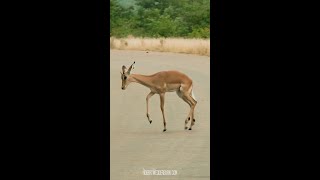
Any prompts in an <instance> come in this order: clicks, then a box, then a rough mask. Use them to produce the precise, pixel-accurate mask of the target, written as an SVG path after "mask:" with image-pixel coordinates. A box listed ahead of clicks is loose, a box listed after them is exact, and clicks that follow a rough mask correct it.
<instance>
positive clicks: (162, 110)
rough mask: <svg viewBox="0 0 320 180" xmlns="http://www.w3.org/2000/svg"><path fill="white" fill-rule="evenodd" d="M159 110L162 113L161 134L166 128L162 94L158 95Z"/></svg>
mask: <svg viewBox="0 0 320 180" xmlns="http://www.w3.org/2000/svg"><path fill="white" fill-rule="evenodd" d="M160 108H161V112H162V117H163V126H164V129H163V132H164V131H166V130H167V128H166V119H165V117H164V93H161V94H160Z"/></svg>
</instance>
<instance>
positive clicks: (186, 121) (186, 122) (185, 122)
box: [177, 91, 192, 129]
mask: <svg viewBox="0 0 320 180" xmlns="http://www.w3.org/2000/svg"><path fill="white" fill-rule="evenodd" d="M177 94H178V96H179V97H180V98H181V99H182V100H183V101H184V102H186V103H187V104H189V106H190V111H189V114H188V116H187V118H186V120H185V121H184V129H188V127H187V124H188V122H189V121H190V119H191V118H192V116H191V113H192V111H191V102H190V101H189V100H188V98H187V97H185V96H184V95H183V93H182V92H181V91H177Z"/></svg>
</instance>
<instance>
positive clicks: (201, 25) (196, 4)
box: [110, 0, 210, 38]
mask: <svg viewBox="0 0 320 180" xmlns="http://www.w3.org/2000/svg"><path fill="white" fill-rule="evenodd" d="M121 2H122V1H121ZM128 4H134V5H127V6H124V5H123V4H121V3H120V2H119V0H110V32H111V34H110V35H111V36H115V37H126V36H128V35H133V36H137V37H188V38H210V0H131V1H130V3H128Z"/></svg>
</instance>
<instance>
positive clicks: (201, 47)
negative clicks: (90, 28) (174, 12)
mask: <svg viewBox="0 0 320 180" xmlns="http://www.w3.org/2000/svg"><path fill="white" fill-rule="evenodd" d="M110 48H111V49H119V50H140V51H159V52H175V53H187V54H198V55H204V56H210V39H184V38H136V37H132V36H128V37H127V38H119V39H118V38H115V37H111V38H110Z"/></svg>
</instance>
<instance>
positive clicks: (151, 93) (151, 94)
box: [146, 92, 155, 124]
mask: <svg viewBox="0 0 320 180" xmlns="http://www.w3.org/2000/svg"><path fill="white" fill-rule="evenodd" d="M154 94H155V93H154V92H150V93H149V94H148V95H147V98H146V100H147V118H148V120H149V122H150V124H151V123H152V119H151V118H150V115H149V98H151V97H152V96H153V95H154Z"/></svg>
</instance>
